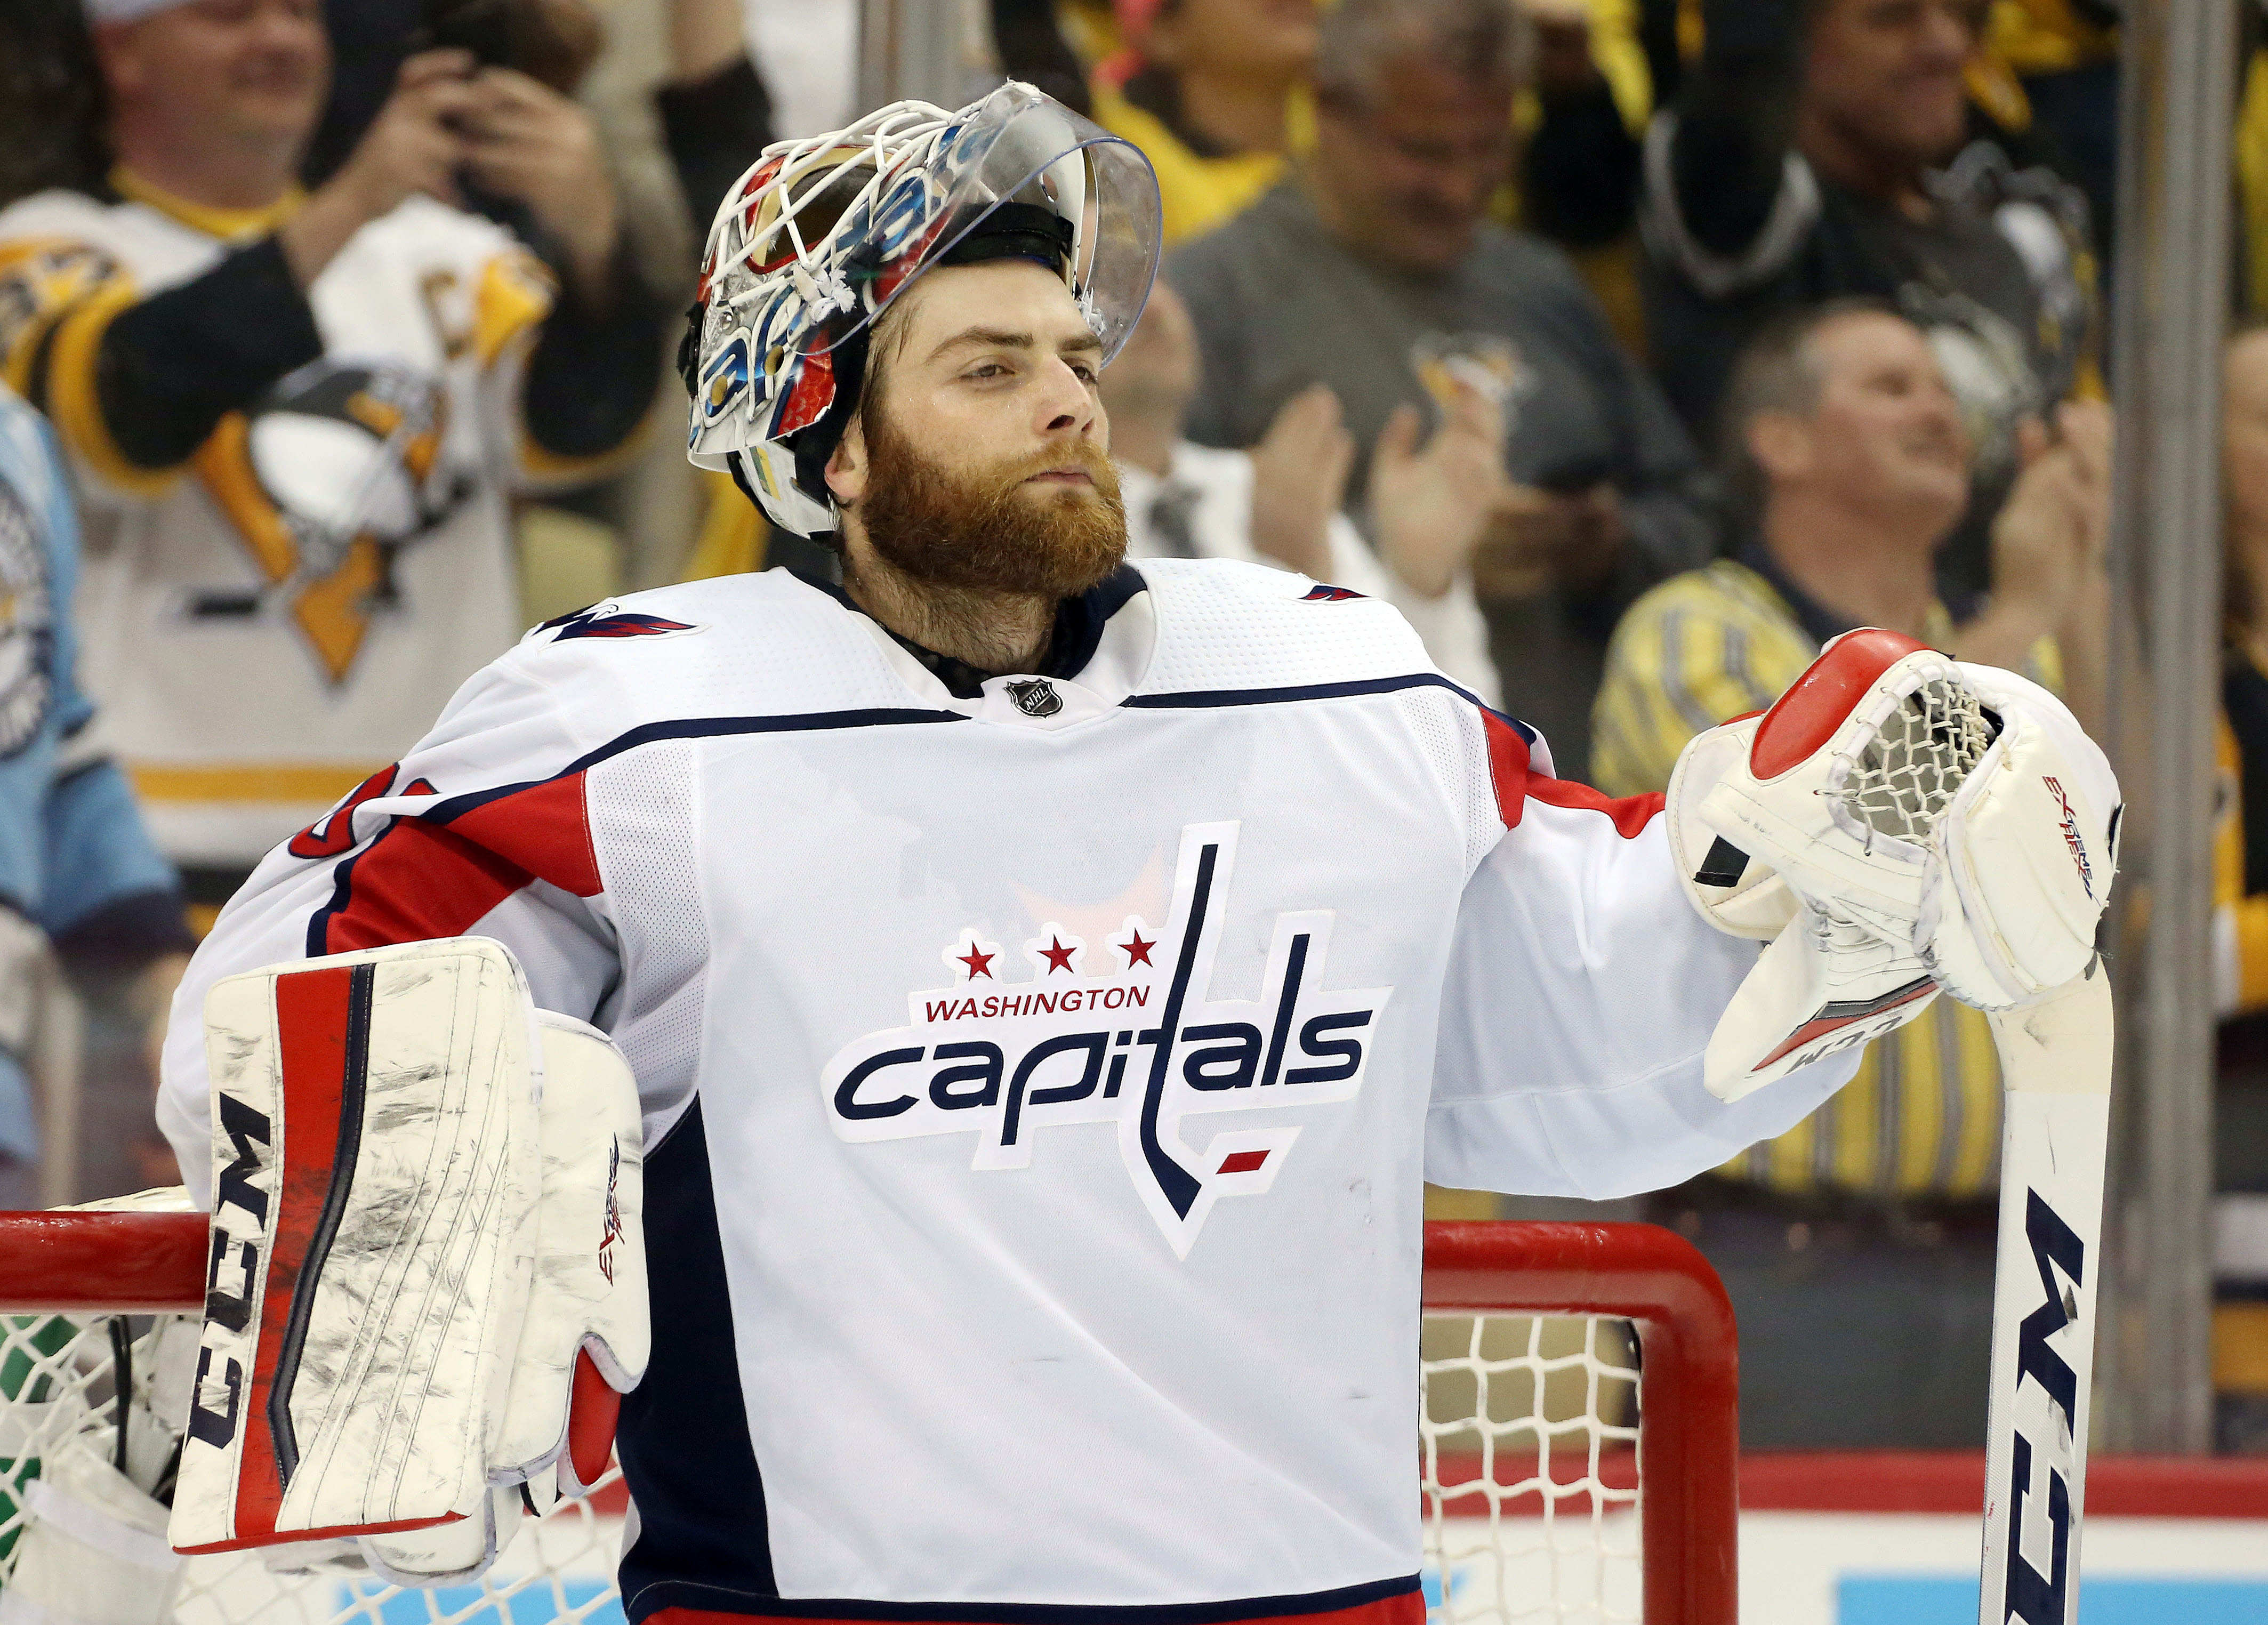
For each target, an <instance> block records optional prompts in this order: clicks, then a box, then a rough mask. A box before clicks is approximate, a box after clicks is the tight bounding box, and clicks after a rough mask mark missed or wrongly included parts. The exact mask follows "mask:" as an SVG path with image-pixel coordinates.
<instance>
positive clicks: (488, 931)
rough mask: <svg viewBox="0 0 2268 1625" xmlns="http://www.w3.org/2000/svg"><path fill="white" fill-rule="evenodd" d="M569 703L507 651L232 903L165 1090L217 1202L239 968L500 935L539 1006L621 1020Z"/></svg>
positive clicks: (172, 1053)
mask: <svg viewBox="0 0 2268 1625" xmlns="http://www.w3.org/2000/svg"><path fill="white" fill-rule="evenodd" d="M562 712H563V708H562V707H561V706H560V705H559V704H558V703H557V702H556V701H555V699H554V697H553V695H552V693H551V691H550V689H549V687H548V686H547V685H545V684H544V683H542V682H540V681H538V680H536V679H534V677H532V676H530V675H529V674H528V673H527V672H525V671H523V670H521V669H519V666H518V665H515V663H514V659H513V657H512V656H506V657H505V658H504V660H502V661H500V662H498V663H497V665H491V666H490V667H489V668H488V669H486V670H485V671H483V672H482V673H478V674H477V675H475V677H474V678H473V679H472V680H470V681H469V682H468V683H467V684H466V686H465V687H464V688H463V689H462V690H460V692H459V694H458V695H457V696H456V698H455V699H454V700H453V701H452V702H450V705H449V708H448V710H446V711H445V712H444V713H443V715H442V717H441V719H440V721H439V723H438V724H436V725H435V727H434V729H433V731H432V732H431V733H430V734H429V735H427V737H426V738H425V739H423V741H421V742H420V743H419V744H418V746H416V748H415V749H414V750H412V751H411V752H410V753H409V755H407V756H405V757H403V758H402V760H401V761H400V762H398V763H396V764H394V766H392V767H389V768H381V769H380V770H379V772H377V773H375V774H372V776H370V777H369V778H368V779H366V780H365V781H364V782H363V783H362V784H360V785H359V786H357V788H356V789H355V790H353V791H352V792H351V793H350V795H349V796H348V797H347V798H346V799H345V800H344V801H342V803H340V805H338V806H336V807H335V808H333V809H332V811H331V812H330V813H328V814H326V815H325V816H324V817H323V818H322V819H321V820H319V821H317V822H316V823H314V824H312V825H310V826H309V827H307V828H306V829H304V830H302V831H300V832H299V834H298V835H294V836H293V837H292V838H291V840H290V841H288V842H285V843H284V845H282V846H280V847H278V848H277V849H276V850H275V851H273V852H271V853H269V855H268V857H267V858H266V859H265V860H264V861H263V862H262V863H261V865H260V867H259V868H258V869H257V870H256V871H254V873H253V876H252V878H251V879H249V880H247V882H246V883H245V885H244V887H243V888H242V889H241V890H240V891H239V892H238V893H237V894H236V896H235V897H234V898H232V900H231V901H230V902H229V904H228V907H227V908H224V909H223V910H222V911H221V915H220V918H219V919H218V920H217V921H216V922H215V923H214V925H213V929H212V932H211V934H210V936H208V937H207V938H205V941H204V943H203V945H202V946H200V947H199V949H198V950H197V952H196V956H195V959H194V960H192V961H191V963H190V966H189V970H188V975H187V976H186V977H185V978H184V979H183V981H182V983H181V987H180V992H179V993H178V994H177V995H176V996H175V997H174V1000H173V1018H172V1022H171V1025H170V1026H169V1027H168V1029H167V1033H166V1048H165V1058H164V1063H163V1069H162V1082H161V1084H160V1087H159V1094H158V1123H159V1126H160V1127H161V1128H163V1129H165V1131H166V1137H167V1138H168V1139H169V1140H170V1141H171V1142H172V1143H173V1150H174V1153H175V1155H176V1156H177V1157H179V1158H180V1163H181V1171H182V1174H183V1177H184V1180H185V1181H186V1182H187V1184H188V1187H189V1189H190V1190H191V1192H192V1193H194V1194H195V1195H197V1197H198V1198H199V1200H200V1201H201V1202H202V1201H203V1200H204V1199H205V1198H206V1197H207V1195H209V1185H210V1167H209V1158H210V1118H209V1108H208V1105H207V1087H208V1084H207V1075H206V1069H205V1054H204V1021H203V1010H204V1000H205V995H206V993H207V992H208V991H210V989H211V988H212V986H213V984H214V983H216V982H218V981H220V980H221V979H222V978H223V977H225V976H231V975H235V974H239V973H240V972H243V971H248V970H254V969H258V968H260V967H264V966H269V965H275V964H279V963H283V962H285V961H289V960H300V959H307V958H313V957H317V956H320V955H323V954H329V953H343V952H352V951H355V950H357V949H363V948H374V947H379V946H382V945H387V944H392V943H401V942H416V941H423V940H426V939H429V938H444V937H459V936H480V937H488V938H494V939H496V940H497V941H498V942H501V943H503V944H504V946H506V947H507V948H509V949H511V950H512V953H513V954H514V955H515V956H516V957H517V958H518V959H519V963H520V966H521V968H522V969H523V970H524V971H525V972H526V974H527V980H528V983H529V987H530V989H531V991H532V992H533V993H534V998H535V1002H536V1004H538V1005H539V1006H541V1007H542V1008H543V1009H546V1010H554V1011H560V1012H562V1013H563V1014H566V1015H570V1016H574V1017H577V1018H579V1019H582V1020H585V1021H589V1022H592V1023H593V1025H595V1026H600V1027H602V1028H608V1029H609V1030H612V1026H611V1024H613V1023H614V1022H615V1018H616V1016H617V1014H618V1011H619V1010H620V1007H621V1006H620V998H619V995H620V993H621V990H622V964H621V954H620V952H619V947H618V936H617V932H616V930H615V920H614V915H613V909H612V900H611V899H609V898H608V896H607V895H606V894H605V893H606V887H605V885H604V883H603V881H602V879H601V877H600V864H599V857H598V844H597V842H596V841H595V840H594V837H593V827H592V820H591V814H590V809H589V805H588V801H587V799H586V795H585V789H586V781H587V778H588V772H587V769H586V768H585V763H584V762H583V761H582V757H583V755H584V754H585V750H584V746H583V745H582V742H581V741H580V740H579V739H578V737H577V736H576V734H575V733H574V732H573V731H572V729H571V727H570V725H569V724H567V723H566V722H565V721H564V719H563V715H562ZM634 1064H635V1063H634Z"/></svg>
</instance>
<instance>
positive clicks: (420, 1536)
mask: <svg viewBox="0 0 2268 1625" xmlns="http://www.w3.org/2000/svg"><path fill="white" fill-rule="evenodd" d="M205 1024H206V1049H207V1054H208V1056H209V1058H210V1067H211V1076H212V1096H213V1099H212V1110H213V1121H214V1123H215V1125H216V1127H217V1130H218V1132H217V1135H216V1136H215V1140H214V1155H213V1216H212V1251H211V1257H210V1267H209V1269H208V1275H207V1298H206V1308H205V1317H204V1325H203V1332H202V1336H201V1339H200V1342H199V1347H198V1349H197V1364H196V1373H195V1393H194V1398H193V1401H192V1406H191V1409H190V1413H189V1418H188V1436H187V1438H186V1439H185V1440H184V1443H183V1449H182V1457H181V1466H180V1485H179V1489H178V1492H177V1494H176V1496H175V1498H174V1503H173V1518H172V1524H171V1526H170V1530H169V1535H170V1539H171V1541H172V1543H173V1547H174V1548H175V1549H176V1550H179V1551H183V1552H211V1551H225V1550H231V1549H235V1548H244V1547H254V1546H274V1545H281V1544H286V1543H291V1542H302V1541H315V1540H340V1539H353V1540H356V1541H357V1544H359V1546H360V1547H361V1548H362V1552H363V1555H364V1556H365V1558H366V1560H367V1561H368V1562H369V1563H370V1564H371V1566H372V1568H374V1569H376V1570H378V1571H379V1573H380V1574H382V1575H383V1576H385V1577H387V1578H388V1579H390V1580H393V1581H394V1582H396V1583H398V1584H408V1585H434V1584H438V1583H440V1582H443V1581H447V1580H457V1579H462V1578H467V1577H471V1576H473V1575H475V1574H477V1573H478V1572H480V1571H481V1570H482V1569H484V1568H486V1567H487V1565H488V1563H490V1561H491V1560H492V1559H493V1558H494V1557H495V1555H497V1552H498V1551H499V1550H501V1549H502V1548H503V1547H504V1545H505V1544H507V1543H508V1542H509V1540H510V1539H511V1536H512V1533H513V1530H514V1527H515V1526H516V1524H517V1520H518V1519H519V1517H520V1516H521V1515H522V1512H523V1511H534V1512H541V1511H548V1510H549V1506H550V1505H551V1504H553V1503H554V1502H555V1501H556V1497H557V1496H558V1495H560V1494H568V1495H577V1494H580V1493H582V1491H583V1490H584V1489H585V1488H586V1487H587V1486H588V1485H589V1484H591V1483H592V1482H594V1481H595V1480H596V1479H597V1478H598V1477H599V1475H600V1474H601V1473H602V1472H603V1471H604V1470H605V1468H606V1466H607V1461H608V1455H609V1453H610V1451H611V1447H612V1444H613V1435H614V1422H615V1413H616V1410H617V1408H618V1406H619V1395H620V1393H622V1392H624V1391H627V1390H628V1389H629V1388H630V1387H631V1386H634V1385H635V1384H636V1383H637V1379H638V1378H639V1377H640V1375H641V1374H642V1373H643V1372H644V1367H645V1363H646V1356H647V1350H648V1344H649V1328H648V1324H647V1318H646V1299H645V1276H644V1248H643V1243H642V1237H641V1231H640V1225H639V1202H640V1168H641V1162H640V1142H639V1115H638V1104H637V1090H636V1087H635V1085H634V1084H633V1082H632V1080H631V1077H630V1070H629V1068H628V1066H627V1065H626V1064H625V1063H623V1061H622V1056H621V1055H620V1054H619V1053H618V1052H617V1051H616V1050H615V1048H614V1046H613V1044H612V1043H611V1042H609V1041H608V1040H607V1039H606V1037H605V1036H604V1035H603V1034H601V1033H598V1032H597V1031H596V1030H595V1029H593V1028H591V1027H588V1026H585V1025H584V1024H583V1023H581V1022H579V1021H575V1020H572V1019H571V1018H567V1017H564V1016H559V1015H555V1014H553V1013H551V1012H549V1011H538V1010H537V1009H535V1007H534V1004H533V1002H532V1001H531V999H530V998H529V996H528V992H527V984H526V982H525V980H524V979H523V978H522V976H521V974H520V970H519V965H518V964H517V962H516V961H515V960H513V959H512V955H511V953H510V952H508V951H506V950H505V949H504V947H503V945H500V944H498V943H495V942H491V941H488V940H485V939H482V938H455V939H452V940H446V941H438V942H420V943H412V944H409V945H403V946H399V947H388V948H379V949H372V950H371V951H368V952H359V953H346V954H338V955H335V956H332V957H330V958H328V959H321V960H306V961H301V962H299V963H297V964H291V965H284V966H276V967H270V968H269V969H266V970H262V971H256V972H253V973H251V974H246V975H241V976H235V977H231V978H230V979H228V980H227V981H225V982H220V983H218V984H217V985H216V986H215V987H214V989H212V991H211V993H210V996H208V998H207V1000H206V1004H205Z"/></svg>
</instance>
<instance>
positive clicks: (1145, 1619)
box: [623, 1489, 1424, 1625]
mask: <svg viewBox="0 0 2268 1625" xmlns="http://www.w3.org/2000/svg"><path fill="white" fill-rule="evenodd" d="M631 1494H632V1496H636V1494H637V1491H636V1490H635V1489H633V1490H632V1491H631ZM638 1516H639V1518H641V1519H643V1518H644V1516H645V1505H644V1503H643V1502H640V1503H639V1504H638ZM640 1541H641V1543H643V1541H644V1536H643V1534H641V1536H640ZM624 1571H625V1574H627V1572H628V1565H627V1564H625V1566H624ZM629 1589H630V1588H629V1586H628V1585H624V1587H623V1591H624V1593H625V1594H627V1593H628V1592H629ZM1418 1590H1419V1585H1418V1577H1417V1576H1416V1575H1414V1574H1409V1575H1403V1576H1400V1577H1396V1578H1394V1579H1390V1580H1372V1581H1368V1582H1366V1583H1365V1584H1363V1585H1341V1586H1338V1587H1336V1588H1335V1589H1333V1590H1330V1591H1327V1592H1294V1593H1292V1594H1290V1595H1287V1596H1282V1597H1240V1598H1237V1599H1233V1601H1227V1602H1153V1603H1138V1604H1129V1605H1123V1606H1120V1605H1112V1604H1091V1605H1089V1604H1079V1603H1045V1602H862V1601H859V1600H858V1599H854V1598H837V1597H793V1598H775V1599H770V1600H767V1601H765V1602H764V1603H763V1604H762V1606H761V1607H753V1606H751V1607H734V1606H733V1605H732V1604H730V1603H726V1604H723V1605H719V1604H718V1603H716V1602H703V1603H699V1604H695V1603H691V1602H685V1603H680V1604H678V1605H677V1606H678V1607H683V1608H685V1609H687V1610H688V1611H689V1613H690V1612H692V1611H693V1610H695V1609H696V1608H697V1609H699V1610H700V1612H698V1613H696V1614H693V1617H694V1618H696V1619H698V1620H703V1621H706V1620H709V1619H711V1618H713V1617H715V1616H716V1615H718V1614H734V1615H742V1616H746V1617H751V1618H758V1619H782V1620H862V1621H863V1620H894V1621H906V1622H907V1625H927V1622H929V1621H935V1622H936V1625H1234V1622H1236V1621H1266V1620H1296V1619H1307V1618H1312V1617H1313V1616H1314V1615H1317V1614H1341V1613H1344V1612H1346V1611H1347V1610H1349V1609H1353V1608H1361V1607H1369V1606H1370V1605H1372V1604H1373V1603H1381V1602H1388V1601H1391V1600H1393V1599H1396V1598H1401V1597H1408V1596H1410V1595H1411V1594H1412V1593H1414V1592H1418ZM1416 1616H1417V1617H1418V1618H1423V1617H1424V1614H1423V1609H1422V1607H1421V1608H1419V1609H1418V1610H1417V1615H1416ZM644 1617H645V1615H644V1614H640V1613H638V1612H637V1611H636V1610H633V1611H632V1612H631V1614H630V1618H631V1620H632V1621H637V1620H640V1619H643V1618H644Z"/></svg>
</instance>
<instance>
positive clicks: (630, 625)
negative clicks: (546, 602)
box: [536, 604, 700, 643]
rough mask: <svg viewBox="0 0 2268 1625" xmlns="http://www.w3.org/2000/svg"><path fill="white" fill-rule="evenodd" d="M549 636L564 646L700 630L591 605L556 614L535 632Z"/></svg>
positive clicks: (606, 606)
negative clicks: (577, 639)
mask: <svg viewBox="0 0 2268 1625" xmlns="http://www.w3.org/2000/svg"><path fill="white" fill-rule="evenodd" d="M536 630H537V631H539V632H549V633H551V634H552V635H553V636H552V639H551V641H552V642H553V643H565V642H566V641H567V640H568V639H569V638H571V637H659V636H663V635H664V634H665V633H669V632H697V631H699V630H700V628H699V627H696V626H694V625H692V624H691V623H689V622H688V621H665V620H663V619H662V617H660V616H659V615H643V614H632V613H630V612H627V611H622V610H615V609H613V608H612V607H610V606H608V605H606V604H593V605H591V606H590V607H588V608H585V609H578V610H577V611H576V612H575V613H574V614H571V615H558V616H555V617H554V618H552V619H551V620H549V621H545V622H544V623H543V624H542V625H541V626H540V627H538V628H536Z"/></svg>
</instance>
